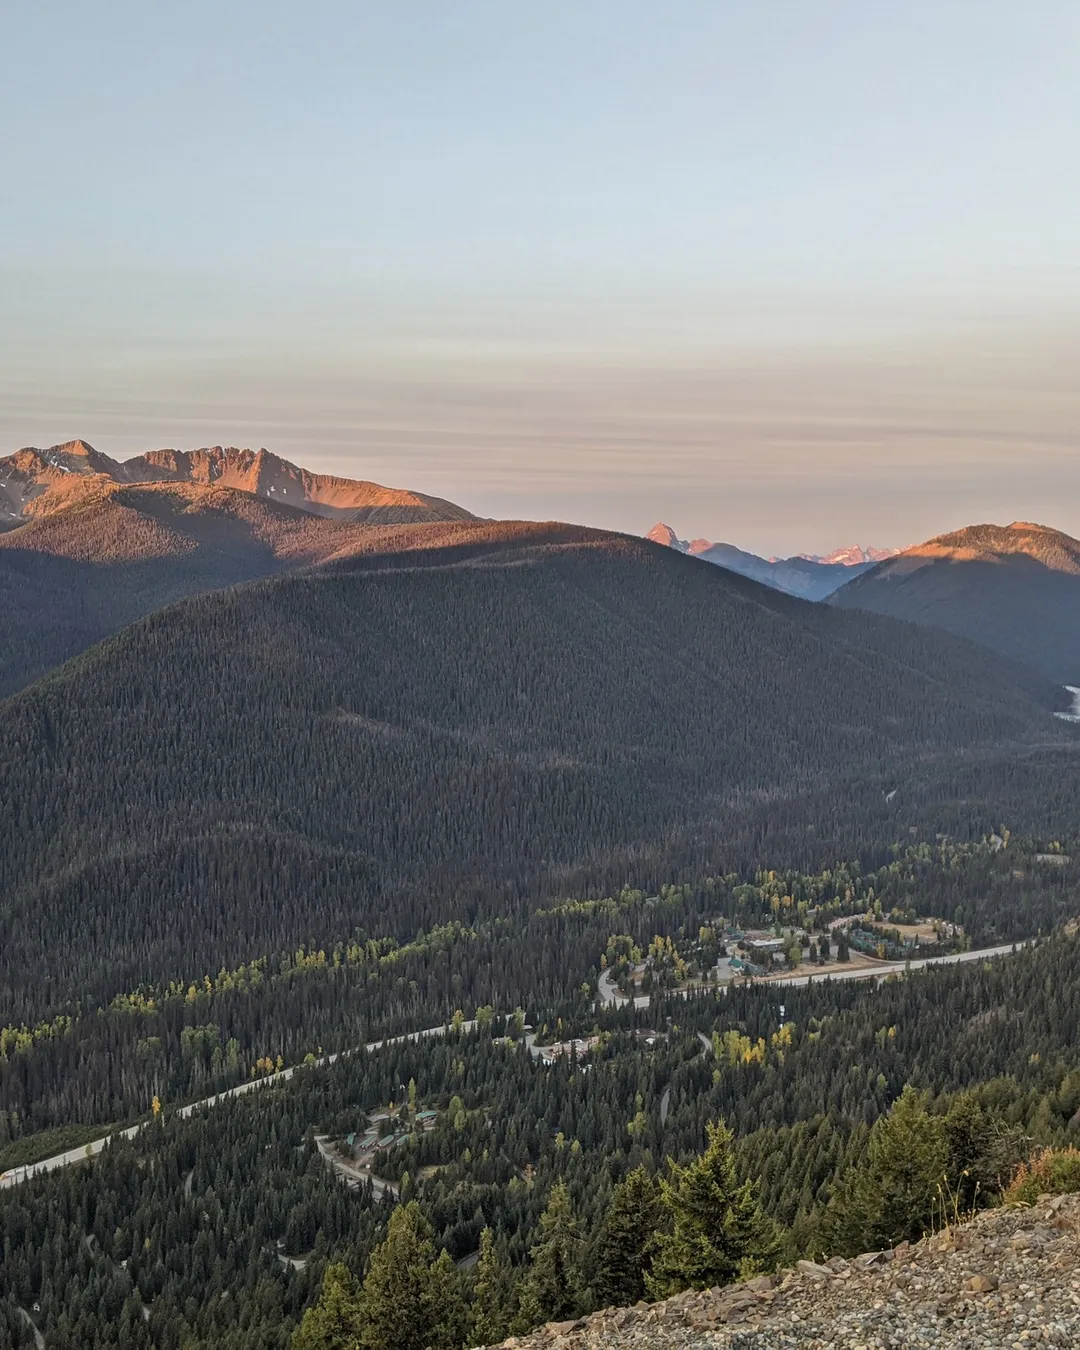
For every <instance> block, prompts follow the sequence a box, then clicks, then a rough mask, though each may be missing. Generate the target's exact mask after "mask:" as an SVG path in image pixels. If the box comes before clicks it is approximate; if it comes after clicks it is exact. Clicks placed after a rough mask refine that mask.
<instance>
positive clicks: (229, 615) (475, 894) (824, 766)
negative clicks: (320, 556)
mask: <svg viewBox="0 0 1080 1350" xmlns="http://www.w3.org/2000/svg"><path fill="white" fill-rule="evenodd" d="M456 528H458V529H460V530H462V531H466V532H468V537H469V542H468V543H461V544H458V545H457V546H454V547H447V548H443V549H434V550H429V551H426V552H416V551H414V552H410V553H398V554H384V555H359V556H356V557H354V558H351V559H348V560H346V561H344V562H339V563H333V564H330V565H328V566H324V567H322V568H320V569H317V570H311V571H307V572H303V573H295V574H289V575H285V576H281V577H276V578H272V579H270V580H266V581H262V582H258V583H254V584H251V585H248V586H242V587H238V588H232V589H229V590H225V591H217V592H212V593H210V594H208V595H204V596H201V597H198V598H194V599H190V600H187V601H183V602H180V603H179V604H178V605H175V606H172V607H170V608H168V609H165V610H160V611H157V612H155V613H154V614H152V615H150V616H148V617H147V618H144V619H142V620H140V621H139V622H137V623H135V624H133V625H132V626H131V627H129V628H128V629H126V630H125V631H124V632H122V633H121V634H119V635H118V636H116V637H115V638H112V639H110V640H109V641H107V642H105V643H103V644H101V645H100V646H98V647H96V648H94V649H93V650H92V651H90V652H88V653H86V654H85V655H84V656H83V657H81V658H79V659H78V660H76V661H74V662H72V663H70V664H69V665H67V666H66V667H64V668H62V669H61V670H59V671H57V672H55V673H54V674H52V675H50V676H47V677H45V678H43V679H42V680H40V681H38V682H37V683H36V684H35V685H34V686H32V687H31V688H30V689H28V690H25V691H23V692H22V693H20V694H18V695H16V696H14V697H13V698H10V699H8V700H7V701H6V702H5V703H4V704H3V705H0V714H2V716H3V718H4V728H5V738H4V745H5V752H4V755H3V758H2V761H0V895H3V897H4V905H3V910H2V913H0V953H2V956H0V962H2V965H0V976H2V979H0V1019H2V1018H3V1017H4V1016H5V1015H6V1014H7V1013H8V1012H9V1010H14V1012H15V1013H16V1015H17V1013H18V1010H19V1008H20V1007H21V1006H22V1005H23V1003H24V1002H25V999H26V997H27V995H26V991H27V990H29V989H33V991H34V994H35V998H37V996H38V995H39V994H40V990H41V987H42V981H43V979H45V978H48V980H50V981H51V984H50V985H49V986H48V987H49V988H50V989H51V990H53V991H54V992H55V1002H56V1003H57V1004H60V1003H62V1002H63V1001H64V1000H65V999H67V998H69V997H70V996H72V995H73V994H87V995H91V996H93V997H94V998H99V997H100V998H106V999H107V998H109V997H111V996H112V994H113V993H115V992H116V991H117V990H122V989H127V988H131V987H134V986H135V985H137V984H138V983H139V981H140V980H142V979H150V978H153V979H159V978H162V977H165V976H172V975H184V974H186V973H187V972H189V971H190V970H191V969H192V967H193V966H194V967H195V968H196V969H217V968H218V967H219V966H221V965H233V964H236V963H237V962H238V961H240V960H244V959H247V958H248V957H250V956H252V955H256V954H259V953H263V952H266V951H273V950H277V949H281V948H284V947H288V946H289V945H290V944H292V943H293V942H295V941H297V940H299V939H306V938H313V939H315V940H316V941H317V942H318V941H320V940H324V939H325V938H327V937H339V936H340V935H342V934H343V933H348V932H350V931H352V929H353V928H354V927H356V926H363V927H365V928H366V929H367V930H368V931H369V932H375V933H386V934H391V935H396V936H412V935H414V934H415V932H416V930H417V929H418V928H420V927H425V928H427V927H430V926H431V925H432V924H434V923H437V922H440V921H443V920H445V919H447V918H448V917H453V916H462V917H470V918H471V917H473V916H474V915H476V914H481V915H483V914H492V913H497V912H503V911H506V910H507V909H510V908H513V907H520V906H524V905H527V904H529V903H530V902H532V901H534V900H535V899H537V898H539V897H544V896H548V895H550V894H552V893H562V894H565V893H568V890H569V888H571V887H573V886H578V885H580V886H583V887H588V886H608V885H611V884H615V885H621V884H622V883H623V882H624V881H625V880H626V879H627V875H628V873H629V872H631V870H633V871H634V872H636V873H637V875H639V876H644V877H647V876H648V875H649V870H650V864H651V863H654V862H655V863H658V862H659V861H660V860H663V862H664V866H665V867H670V866H671V865H672V863H673V862H674V863H676V864H677V863H679V862H680V861H682V862H685V861H687V860H690V859H693V860H700V859H701V858H702V857H703V856H705V857H716V856H717V855H718V854H721V855H726V856H728V857H730V858H731V859H732V861H733V862H739V861H742V860H743V859H745V860H746V861H747V862H753V861H756V857H760V844H761V841H762V839H763V838H764V837H765V836H766V835H771V836H772V837H773V838H774V839H782V838H795V839H796V840H803V839H806V838H809V836H807V835H806V830H807V828H808V827H810V826H816V827H817V829H818V830H820V831H822V832H823V833H824V831H825V829H826V828H827V827H829V826H831V825H832V824H833V823H835V821H836V820H837V819H838V818H839V819H841V820H843V821H844V822H845V824H850V821H851V820H852V819H854V818H855V817H856V816H857V813H858V811H859V809H860V803H862V802H863V801H864V800H870V799H872V800H873V801H874V802H876V803H881V802H882V800H883V798H884V795H885V794H884V792H883V791H882V788H884V787H889V786H891V785H894V784H895V781H896V777H897V775H900V776H901V777H902V776H903V775H905V774H907V773H908V772H909V771H914V769H915V766H916V765H918V770H917V771H918V773H919V774H921V775H924V776H925V774H926V772H927V768H926V766H927V765H928V764H931V763H933V762H936V761H938V760H939V759H940V757H941V756H947V755H948V754H949V753H950V752H957V753H961V752H962V753H965V754H966V753H968V752H970V751H971V750H973V749H975V748H977V747H988V746H995V747H999V746H1001V745H1002V744H1004V743H1011V742H1014V741H1015V742H1022V743H1025V744H1030V743H1032V742H1036V741H1044V740H1047V739H1052V738H1054V737H1058V738H1060V739H1062V740H1067V739H1068V738H1069V737H1070V736H1071V732H1070V730H1069V729H1068V728H1066V727H1064V726H1063V725H1062V724H1060V723H1057V722H1055V720H1054V719H1053V718H1051V717H1050V716H1049V715H1048V713H1047V711H1046V709H1047V707H1048V706H1050V705H1051V704H1052V703H1053V700H1054V699H1055V698H1056V697H1057V695H1058V691H1057V690H1056V689H1055V688H1054V687H1053V686H1051V685H1049V684H1048V683H1046V682H1044V681H1042V680H1040V679H1039V678H1038V677H1037V676H1033V675H1029V674H1026V673H1024V672H1023V671H1021V670H1019V669H1018V668H1015V667H1013V666H1010V665H1009V664H1008V663H1005V662H997V661H995V660H994V659H991V658H987V657H986V656H985V654H983V653H981V652H979V651H977V650H975V649H973V648H971V647H970V646H969V645H967V644H965V643H962V642H959V641H957V640H955V639H952V638H948V637H946V636H943V635H938V634H935V633H932V632H929V631H924V630H920V629H917V628H911V627H909V626H906V625H898V624H896V623H894V622H892V621H889V620H882V619H877V618H874V617H870V616H867V615H862V614H846V613H843V612H841V611H837V610H831V609H822V608H820V607H815V606H810V605H806V604H803V603H802V602H799V601H796V600H793V599H790V598H788V597H785V596H782V595H779V594H777V593H775V592H771V591H768V590H765V589H763V588H761V587H759V586H757V585H755V584H754V583H752V582H749V581H745V580H743V579H741V578H737V577H733V576H731V575H730V574H728V573H726V572H724V571H722V570H721V569H712V568H703V567H700V566H698V565H697V564H696V563H695V562H694V561H693V560H690V559H686V558H684V557H682V556H680V555H679V554H676V553H673V552H671V551H669V550H665V549H659V548H656V547H655V546H653V545H651V544H647V543H645V542H643V541H636V540H630V539H627V538H624V537H620V536H612V535H602V534H599V533H596V532H593V531H588V530H581V529H575V528H572V527H567V526H526V525H519V526H507V525H476V526H472V527H469V526H459V527H456ZM949 772H951V769H950V770H949ZM982 777H984V778H985V777H986V774H985V772H983V773H982ZM1058 788H1059V794H1062V795H1061V800H1065V797H1064V795H1063V794H1064V792H1065V786H1064V784H1063V783H1061V782H1060V781H1059V783H1058ZM880 809H884V808H883V807H881V808H880ZM995 809H996V808H995ZM807 847H809V848H812V844H810V845H807ZM740 850H741V855H740V854H739V851H740ZM736 855H739V856H736ZM751 855H756V857H752V856H751ZM833 856H835V855H833ZM667 875H671V872H670V871H668V872H667ZM569 893H573V892H572V891H569Z"/></svg>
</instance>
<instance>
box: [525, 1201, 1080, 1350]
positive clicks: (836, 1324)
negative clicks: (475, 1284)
mask: <svg viewBox="0 0 1080 1350" xmlns="http://www.w3.org/2000/svg"><path fill="white" fill-rule="evenodd" d="M501 1345H502V1350H646V1348H647V1350H916V1347H918V1348H919V1350H923V1348H924V1347H931V1346H932V1347H936V1348H937V1350H975V1347H979V1348H980V1350H1006V1347H1008V1350H1018V1348H1022V1347H1028V1346H1034V1345H1048V1346H1059V1347H1066V1346H1068V1347H1072V1346H1076V1345H1080V1196H1077V1195H1059V1196H1053V1197H1051V1196H1045V1195H1044V1196H1040V1197H1039V1199H1038V1201H1037V1202H1036V1204H1035V1205H1033V1206H1031V1207H1026V1206H1023V1207H1016V1208H1006V1209H992V1210H986V1211H984V1212H983V1213H981V1214H979V1215H978V1216H976V1217H975V1218H974V1219H973V1220H971V1221H970V1222H968V1223H960V1224H954V1225H949V1226H947V1227H946V1228H944V1230H943V1231H941V1232H939V1233H936V1234H934V1235H933V1236H931V1237H927V1238H924V1239H923V1240H922V1241H921V1242H918V1243H916V1244H914V1245H911V1244H909V1243H906V1242H905V1243H901V1244H900V1246H899V1247H896V1248H894V1249H893V1250H891V1251H884V1252H866V1253H864V1254H863V1255H861V1256H857V1257H855V1258H854V1259H853V1260H850V1261H848V1260H845V1259H844V1258H843V1257H833V1258H831V1259H830V1260H828V1261H826V1262H824V1263H823V1264H818V1263H817V1262H814V1261H799V1262H798V1263H797V1264H796V1265H795V1266H794V1267H793V1268H791V1269H788V1270H784V1271H781V1272H780V1273H779V1274H778V1275H759V1276H757V1277H756V1278H754V1279H751V1280H747V1281H745V1282H743V1283H740V1284H733V1285H729V1286H728V1287H727V1288H724V1289H707V1290H703V1291H699V1290H693V1289H691V1290H687V1291H686V1292H684V1293H682V1294H677V1295H676V1296H675V1297H674V1298H669V1299H666V1300H665V1301H663V1302H661V1303H654V1304H652V1305H648V1304H644V1303H639V1304H637V1305H635V1306H634V1307H632V1308H606V1309H604V1310H602V1311H600V1312H596V1313H593V1314H592V1315H591V1316H589V1317H587V1318H582V1319H579V1320H577V1321H572V1322H555V1323H548V1324H547V1325H546V1326H544V1327H542V1328H540V1330H538V1331H536V1332H533V1333H531V1334H530V1335H528V1336H522V1337H511V1338H510V1339H509V1340H506V1341H503V1342H502V1343H501Z"/></svg>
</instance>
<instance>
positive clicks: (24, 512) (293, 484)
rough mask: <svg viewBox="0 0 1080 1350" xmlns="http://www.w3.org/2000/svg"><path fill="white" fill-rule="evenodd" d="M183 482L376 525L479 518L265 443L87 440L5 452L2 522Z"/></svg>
mask: <svg viewBox="0 0 1080 1350" xmlns="http://www.w3.org/2000/svg"><path fill="white" fill-rule="evenodd" d="M142 483H180V484H185V485H188V486H190V487H193V488H202V489H212V488H232V489H233V490H234V491H236V492H244V493H248V494H250V495H251V496H254V497H261V498H263V499H264V500H266V501H270V502H274V503H276V504H278V505H281V506H287V507H295V508H296V509H298V510H300V511H306V512H309V513H310V514H313V515H316V516H326V517H330V518H332V519H343V520H352V521H366V522H368V523H371V524H379V525H403V524H419V523H422V522H430V521H454V520H474V519H475V517H474V516H473V515H472V514H471V513H470V512H469V511H466V510H465V509H464V507H461V506H456V505H455V504H454V503H453V502H448V501H444V500H443V499H442V498H441V497H430V496H428V495H427V494H425V493H422V492H413V491H411V490H410V489H408V488H390V487H383V486H382V484H380V483H370V482H367V481H366V480H362V479H352V478H338V477H336V476H335V475H333V474H322V473H312V472H311V471H310V470H309V469H303V468H300V467H299V466H298V465H296V464H291V463H290V462H289V461H288V460H287V459H281V458H280V457H279V456H278V455H274V454H271V453H270V452H269V451H268V450H239V449H237V448H236V447H234V446H225V447H223V446H220V445H215V446H210V447H209V448H206V449H202V450H148V451H147V452H146V454H144V455H136V456H135V458H134V459H127V460H123V461H118V460H115V459H110V457H109V456H108V455H103V454H101V453H100V452H99V451H97V450H95V449H94V447H93V446H92V445H87V443H86V442H85V441H68V442H67V443H66V444H64V445H54V446H50V447H49V449H47V450H38V449H36V448H33V447H31V448H29V449H26V450H18V451H16V452H15V454H13V455H8V456H7V457H6V458H0V527H4V528H8V529H11V528H14V527H15V526H16V525H18V524H21V523H23V522H24V521H26V520H28V519H30V518H32V517H36V516H41V515H46V514H48V513H50V512H53V511H59V510H63V508H64V507H66V506H69V505H71V504H72V503H73V502H74V501H75V500H82V499H85V498H86V497H87V496H88V495H95V494H96V495H100V494H101V493H102V492H103V491H104V490H106V489H107V487H108V486H110V485H114V484H142Z"/></svg>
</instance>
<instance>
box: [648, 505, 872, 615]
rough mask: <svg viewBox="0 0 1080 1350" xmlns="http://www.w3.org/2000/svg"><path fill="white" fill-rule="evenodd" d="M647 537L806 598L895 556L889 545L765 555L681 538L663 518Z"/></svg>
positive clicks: (814, 597)
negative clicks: (814, 552)
mask: <svg viewBox="0 0 1080 1350" xmlns="http://www.w3.org/2000/svg"><path fill="white" fill-rule="evenodd" d="M646 538H648V539H651V540H652V541H653V543H656V544H663V545H664V546H665V547H666V548H673V549H675V550H677V551H678V552H680V553H688V554H690V555H691V556H692V557H695V558H702V559H704V560H705V561H706V562H711V563H716V564H717V566H719V567H726V568H727V569H728V570H729V571H731V572H738V573H739V574H740V575H741V576H744V577H751V578H752V579H753V580H754V581H760V582H761V583H762V585H764V586H771V587H773V588H774V589H775V590H778V591H785V592H786V593H787V594H788V595H798V596H801V597H802V598H803V599H804V600H824V599H825V598H826V597H827V596H829V595H831V594H832V593H833V592H834V591H835V590H838V589H839V587H841V586H843V585H844V583H845V582H847V581H850V580H851V578H852V577H853V576H857V575H859V573H861V572H865V571H867V570H868V569H869V568H871V567H873V566H874V564H875V563H877V562H880V561H881V560H882V559H883V558H888V557H891V556H892V554H891V553H890V551H889V550H888V549H876V548H860V547H858V546H855V547H851V548H841V549H837V550H836V551H835V552H834V553H830V554H826V555H825V556H824V557H819V556H817V555H813V554H806V553H798V554H796V555H795V556H794V557H791V558H762V557H759V556H758V554H756V553H747V552H746V551H745V550H743V549H740V548H736V547H735V545H734V544H722V543H721V544H717V543H712V542H711V541H710V540H708V539H690V540H686V539H680V538H679V537H678V536H677V535H676V533H675V531H674V530H673V529H672V528H671V526H670V525H665V524H664V523H663V521H661V522H660V523H658V524H656V525H654V526H653V527H652V529H651V530H650V531H649V533H648V535H647V536H646Z"/></svg>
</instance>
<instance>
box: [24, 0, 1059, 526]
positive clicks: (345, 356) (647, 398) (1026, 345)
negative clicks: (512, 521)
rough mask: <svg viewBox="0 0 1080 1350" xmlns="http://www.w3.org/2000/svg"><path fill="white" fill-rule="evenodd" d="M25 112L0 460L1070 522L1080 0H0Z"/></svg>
mask: <svg viewBox="0 0 1080 1350" xmlns="http://www.w3.org/2000/svg"><path fill="white" fill-rule="evenodd" d="M0 127H2V128H3V133H2V134H0V453H4V452H7V451H9V450H14V449H15V448H17V447H19V446H22V445H29V444H36V445H50V444H53V443H57V442H60V441H63V440H68V439H72V438H74V437H77V436H78V437H83V438H85V439H86V440H88V441H90V442H91V443H92V444H94V445H96V446H97V447H98V448H99V449H101V450H104V451H106V452H108V453H110V454H113V455H116V456H118V457H121V458H122V457H125V456H127V455H131V454H136V453H139V452H141V451H143V450H146V449H149V448H152V447H160V446H176V447H182V448H189V447H194V446H199V445H212V444H234V445H241V446H252V447H258V446H265V447H266V448H267V449H270V450H273V451H274V452H276V453H278V454H281V455H284V456H286V457H287V458H290V459H293V460H294V461H297V462H300V463H302V464H304V465H305V466H307V467H309V468H312V469H319V470H324V471H332V472H335V473H340V474H345V475H348V476H353V477H363V478H372V479H375V480H376V481H381V482H385V483H389V484H392V485H395V486H407V487H411V488H415V489H418V490H421V491H427V492H432V493H436V494H438V495H440V496H447V497H450V498H452V499H454V500H457V501H459V502H461V503H462V504H463V505H466V506H468V507H470V508H471V509H473V510H475V511H477V512H478V513H480V514H483V515H491V516H513V517H523V518H530V519H547V518H559V519H569V520H575V521H582V522H585V523H589V524H595V525H601V526H606V527H614V528H618V529H624V530H628V531H631V532H634V533H642V532H644V531H645V530H647V529H648V528H649V527H650V526H651V525H652V524H653V523H654V522H655V521H657V520H659V519H663V520H666V521H668V523H670V524H671V525H672V526H673V527H674V528H675V529H676V530H677V531H678V533H679V534H680V535H682V536H684V537H705V538H710V539H724V540H728V541H730V542H733V543H737V544H739V545H741V546H742V547H746V548H753V549H755V550H756V551H759V552H764V553H790V552H796V551H810V552H814V551H826V550H828V549H831V548H834V547H837V546H839V545H842V544H843V545H846V544H851V543H854V542H859V543H864V544H866V543H870V544H875V545H878V546H882V547H884V546H890V547H898V546H902V545H905V544H908V543H912V542H915V541H917V540H920V539H923V538H926V537H929V536H930V535H932V534H935V533H939V532H941V531H943V530H946V529H951V528H956V527H958V526H960V525H963V524H966V523H970V522H972V521H975V520H998V521H1001V522H1006V523H1007V522H1008V521H1010V520H1013V519H1035V520H1040V521H1044V522H1045V523H1048V524H1052V525H1056V526H1058V527H1059V528H1062V529H1066V530H1068V531H1070V532H1071V533H1074V534H1080V380H1078V379H1077V371H1078V370H1080V173H1078V172H1077V167H1076V166H1077V153H1076V133H1077V128H1078V127H1080V6H1077V5H1076V3H1075V0H1060V3H1053V2H1051V0H1046V2H1045V3H1044V2H1041V0H1032V3H1029V4H1024V5H1018V4H1016V3H1015V0H963V2H960V0H930V2H928V0H909V3H907V4H904V5H892V4H887V3H884V0H882V2H881V3H875V0H858V2H857V3H856V2H851V3H849V2H848V0H761V2H760V3H755V4H745V3H741V2H740V3H736V2H735V0H704V2H703V3H698V2H697V0H680V2H679V3H676V4H674V5H665V4H660V3H659V2H658V0H652V3H645V2H643V0H573V3H571V2H570V0H565V2H563V0H555V3H551V4H546V5H542V6H541V5H520V4H509V5H508V4H506V3H505V0H492V2H491V3H472V2H471V0H455V2H454V3H453V4H447V3H445V0H410V3H403V4H391V3H387V0H380V3H365V0H323V2H322V3H320V2H319V0H313V2H312V3H308V4H306V5H303V6H300V5H296V4H292V3H279V2H278V0H260V2H259V3H246V2H245V3H241V2H240V0H231V2H230V0H216V2H215V3H212V4H211V3H204V2H203V0H187V3H185V4H184V5H182V6H181V5H176V6H171V5H164V4H153V3H151V4H147V3H145V0H142V2H141V3H137V4H136V3H129V2H128V0H109V2H108V3H107V4H106V5H86V4H84V3H79V2H77V0H76V2H74V3H71V2H68V0H52V3H50V4H48V5H41V4H37V3H32V2H28V0H4V2H3V4H2V5H0Z"/></svg>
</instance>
